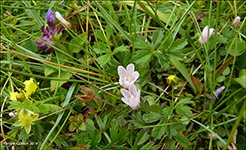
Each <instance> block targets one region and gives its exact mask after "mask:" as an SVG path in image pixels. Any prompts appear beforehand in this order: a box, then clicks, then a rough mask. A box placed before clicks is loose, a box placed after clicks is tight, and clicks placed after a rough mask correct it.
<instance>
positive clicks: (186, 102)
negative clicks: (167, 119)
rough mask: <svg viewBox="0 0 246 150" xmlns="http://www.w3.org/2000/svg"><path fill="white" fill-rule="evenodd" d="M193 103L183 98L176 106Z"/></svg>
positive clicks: (189, 99)
mask: <svg viewBox="0 0 246 150" xmlns="http://www.w3.org/2000/svg"><path fill="white" fill-rule="evenodd" d="M194 103H195V102H194V101H191V98H185V99H182V100H181V101H179V102H178V103H177V104H176V106H178V105H183V104H194Z"/></svg>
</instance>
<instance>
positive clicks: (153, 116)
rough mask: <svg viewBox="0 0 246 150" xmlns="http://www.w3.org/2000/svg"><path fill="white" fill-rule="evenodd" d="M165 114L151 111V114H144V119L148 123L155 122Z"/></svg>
mask: <svg viewBox="0 0 246 150" xmlns="http://www.w3.org/2000/svg"><path fill="white" fill-rule="evenodd" d="M162 117H163V115H161V114H158V113H155V112H150V113H149V114H144V115H143V119H144V121H145V122H147V123H151V122H155V121H157V120H159V119H161V118H162Z"/></svg>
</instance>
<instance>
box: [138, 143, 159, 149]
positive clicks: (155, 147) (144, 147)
mask: <svg viewBox="0 0 246 150" xmlns="http://www.w3.org/2000/svg"><path fill="white" fill-rule="evenodd" d="M158 148H159V146H158V145H155V146H154V142H148V143H147V144H145V145H144V146H143V147H141V148H140V150H157V149H158Z"/></svg>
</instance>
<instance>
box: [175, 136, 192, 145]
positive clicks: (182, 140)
mask: <svg viewBox="0 0 246 150" xmlns="http://www.w3.org/2000/svg"><path fill="white" fill-rule="evenodd" d="M174 138H175V140H176V141H178V142H179V144H180V145H182V146H183V147H185V148H188V147H189V140H188V139H187V138H186V137H185V136H183V135H177V136H174Z"/></svg>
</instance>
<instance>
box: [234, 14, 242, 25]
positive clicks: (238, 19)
mask: <svg viewBox="0 0 246 150" xmlns="http://www.w3.org/2000/svg"><path fill="white" fill-rule="evenodd" d="M240 19H241V18H240V17H239V16H237V17H236V18H235V19H234V21H233V26H234V27H236V26H237V25H238V24H239V23H240Z"/></svg>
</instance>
